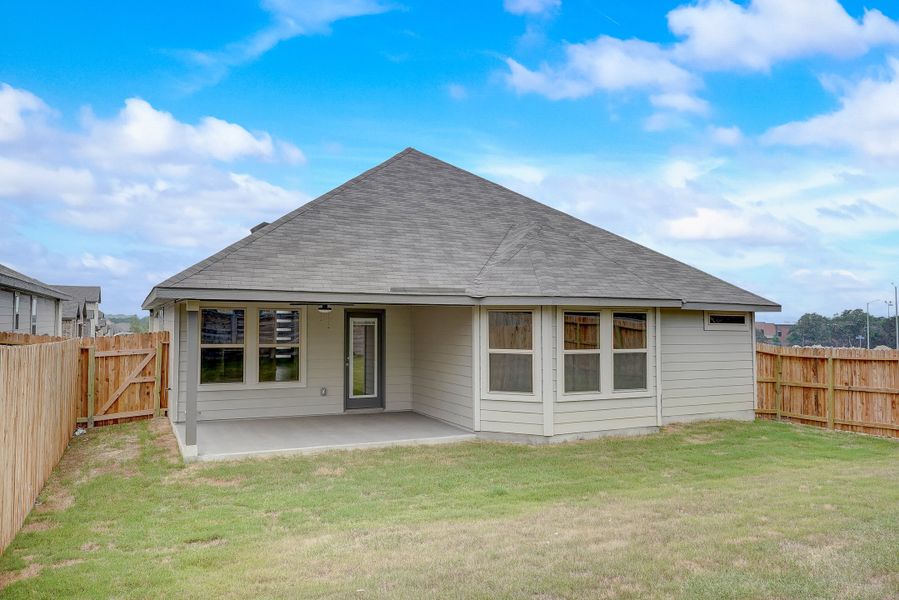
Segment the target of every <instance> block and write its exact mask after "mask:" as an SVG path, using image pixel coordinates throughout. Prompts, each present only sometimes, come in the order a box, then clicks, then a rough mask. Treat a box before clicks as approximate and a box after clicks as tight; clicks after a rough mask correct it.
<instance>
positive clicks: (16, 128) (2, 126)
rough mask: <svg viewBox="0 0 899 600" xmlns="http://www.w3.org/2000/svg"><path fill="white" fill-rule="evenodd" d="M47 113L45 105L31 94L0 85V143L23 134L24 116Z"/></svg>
mask: <svg viewBox="0 0 899 600" xmlns="http://www.w3.org/2000/svg"><path fill="white" fill-rule="evenodd" d="M47 112H49V108H48V107H47V105H46V104H44V102H43V100H41V99H40V98H38V97H37V96H35V95H34V94H32V93H31V92H28V91H26V90H20V89H16V88H14V87H12V86H10V85H9V84H6V83H0V142H10V141H13V140H15V139H18V138H20V137H22V136H23V135H24V134H25V131H26V130H27V128H28V124H27V122H26V118H27V117H26V115H29V114H35V113H37V114H42V113H47Z"/></svg>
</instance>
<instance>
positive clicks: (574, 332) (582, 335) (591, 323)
mask: <svg viewBox="0 0 899 600" xmlns="http://www.w3.org/2000/svg"><path fill="white" fill-rule="evenodd" d="M599 322H600V314H599V313H598V312H567V311H566V312H565V314H564V318H563V322H562V326H563V328H564V331H563V342H564V343H563V345H562V356H563V357H564V358H563V360H564V363H565V373H564V379H565V393H566V394H571V393H581V392H596V393H599V392H600V391H602V385H601V381H600V362H601V356H600V341H599V339H600V330H599Z"/></svg>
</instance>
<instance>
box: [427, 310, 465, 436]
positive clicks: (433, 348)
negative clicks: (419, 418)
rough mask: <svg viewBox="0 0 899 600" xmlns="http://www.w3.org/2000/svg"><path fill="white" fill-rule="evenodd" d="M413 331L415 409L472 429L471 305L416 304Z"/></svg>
mask: <svg viewBox="0 0 899 600" xmlns="http://www.w3.org/2000/svg"><path fill="white" fill-rule="evenodd" d="M412 331H413V341H412V349H413V353H414V354H413V360H412V373H413V376H412V397H413V401H412V409H413V410H415V411H416V412H419V413H422V414H424V415H428V416H431V417H434V418H437V419H441V420H443V421H447V422H449V423H453V424H455V425H459V426H460V427H465V428H466V429H472V428H473V426H474V421H473V414H472V389H471V386H472V382H471V360H472V358H471V355H472V352H471V308H469V307H455V306H447V307H439V306H427V307H416V308H414V309H412Z"/></svg>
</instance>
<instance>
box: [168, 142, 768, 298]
mask: <svg viewBox="0 0 899 600" xmlns="http://www.w3.org/2000/svg"><path fill="white" fill-rule="evenodd" d="M166 288H168V289H175V290H177V289H179V288H184V289H202V290H259V291H262V290H264V291H278V292H338V293H341V292H343V293H354V294H400V293H408V292H409V291H410V290H411V291H420V292H422V293H424V292H428V293H435V294H440V293H443V294H446V295H465V296H470V297H475V298H477V297H488V296H489V297H523V296H527V297H531V296H537V297H576V298H598V299H599V298H609V299H644V300H668V301H672V300H675V301H681V302H685V303H710V304H711V303H715V304H718V303H720V304H738V305H746V306H750V305H751V306H769V307H770V308H771V309H774V310H777V309H778V308H779V307H777V305H776V304H775V303H773V302H771V301H769V300H766V299H764V298H762V297H760V296H757V295H755V294H752V293H750V292H747V291H746V290H743V289H740V288H738V287H736V286H734V285H731V284H729V283H726V282H724V281H722V280H720V279H718V278H716V277H713V276H711V275H709V274H707V273H704V272H702V271H699V270H697V269H694V268H693V267H690V266H688V265H685V264H683V263H681V262H678V261H676V260H674V259H671V258H669V257H667V256H664V255H662V254H659V253H658V252H655V251H653V250H650V249H648V248H645V247H643V246H640V245H639V244H636V243H634V242H631V241H629V240H627V239H624V238H622V237H620V236H617V235H614V234H612V233H610V232H608V231H605V230H603V229H600V228H598V227H595V226H593V225H590V224H588V223H585V222H583V221H580V220H578V219H576V218H574V217H572V216H570V215H567V214H565V213H562V212H560V211H558V210H555V209H553V208H550V207H548V206H546V205H544V204H541V203H539V202H537V201H535V200H531V199H530V198H527V197H525V196H522V195H521V194H517V193H515V192H512V191H511V190H508V189H506V188H504V187H502V186H499V185H497V184H495V183H492V182H490V181H487V180H485V179H483V178H481V177H478V176H476V175H474V174H472V173H469V172H467V171H464V170H462V169H459V168H457V167H454V166H452V165H450V164H447V163H445V162H442V161H440V160H437V159H436V158H433V157H431V156H428V155H426V154H423V153H421V152H418V151H417V150H414V149H412V148H407V149H406V150H404V151H403V152H400V153H399V154H397V155H396V156H394V157H392V158H390V159H389V160H387V161H385V162H383V163H381V164H380V165H378V166H376V167H374V168H373V169H370V170H369V171H366V172H365V173H363V174H361V175H359V176H357V177H355V178H354V179H351V180H350V181H348V182H347V183H345V184H343V185H341V186H340V187H338V188H335V189H334V190H332V191H330V192H328V193H326V194H324V195H323V196H320V197H319V198H317V199H315V200H313V201H312V202H309V203H308V204H306V205H304V206H301V207H300V208H298V209H296V210H294V211H293V212H291V213H289V214H287V215H285V216H284V217H282V218H280V219H278V220H277V221H275V222H273V223H271V224H270V225H267V226H265V227H262V228H261V229H258V230H257V231H255V232H254V233H252V234H251V235H249V236H247V237H246V238H244V239H242V240H240V241H239V242H236V243H235V244H232V245H231V246H229V247H227V248H225V249H224V250H222V251H221V252H218V253H217V254H214V255H213V256H211V257H209V258H207V259H206V260H204V261H201V262H199V263H197V264H196V265H194V266H192V267H190V268H188V269H186V270H184V271H182V272H181V273H178V274H177V275H175V276H173V277H171V278H169V279H167V280H166V281H164V282H162V283H161V284H159V285H158V286H157V288H155V289H166Z"/></svg>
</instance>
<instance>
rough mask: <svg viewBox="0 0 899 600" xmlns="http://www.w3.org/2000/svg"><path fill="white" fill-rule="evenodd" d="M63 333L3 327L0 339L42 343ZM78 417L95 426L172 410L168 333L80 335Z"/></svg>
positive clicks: (1, 342) (3, 342) (18, 343)
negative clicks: (33, 332) (24, 331)
mask: <svg viewBox="0 0 899 600" xmlns="http://www.w3.org/2000/svg"><path fill="white" fill-rule="evenodd" d="M59 339H62V338H51V337H48V336H40V335H27V334H22V333H5V332H0V347H2V345H16V346H23V345H39V344H45V343H47V342H51V341H55V340H59ZM75 341H76V342H78V345H79V348H80V353H79V356H78V358H77V362H78V370H79V374H80V376H79V381H80V394H79V396H78V399H77V402H76V408H77V422H78V423H82V424H85V425H87V426H88V427H93V426H94V425H109V424H112V423H121V422H124V421H130V420H134V419H142V418H147V417H151V416H154V415H161V414H165V413H166V411H167V410H168V387H169V378H168V364H169V333H168V332H167V331H159V332H156V333H135V334H128V335H116V336H111V337H97V338H79V339H76V340H75Z"/></svg>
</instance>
